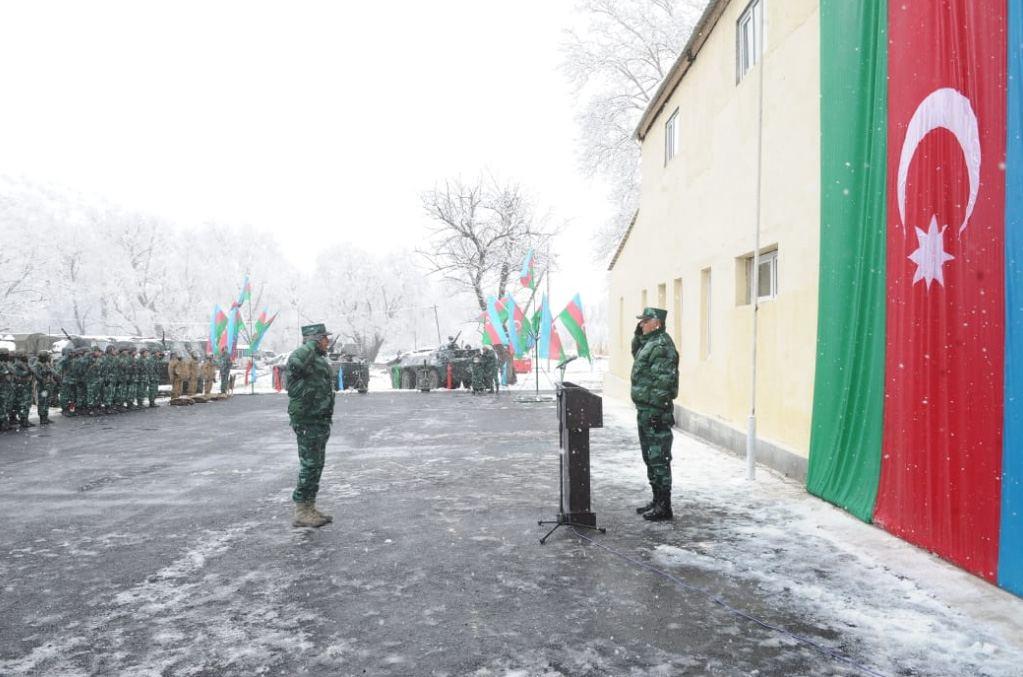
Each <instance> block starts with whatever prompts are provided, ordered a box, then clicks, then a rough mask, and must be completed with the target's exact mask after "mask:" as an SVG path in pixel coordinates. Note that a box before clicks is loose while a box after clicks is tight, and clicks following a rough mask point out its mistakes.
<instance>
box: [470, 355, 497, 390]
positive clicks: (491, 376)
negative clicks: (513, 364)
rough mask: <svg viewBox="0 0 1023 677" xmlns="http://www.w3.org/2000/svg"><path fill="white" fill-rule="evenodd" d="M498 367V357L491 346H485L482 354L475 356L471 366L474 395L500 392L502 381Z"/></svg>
mask: <svg viewBox="0 0 1023 677" xmlns="http://www.w3.org/2000/svg"><path fill="white" fill-rule="evenodd" d="M497 367H498V358H497V355H496V354H495V353H494V351H493V349H492V348H491V347H490V346H483V350H481V351H480V354H479V355H475V356H473V358H472V363H471V366H470V375H471V378H472V381H471V385H472V392H473V393H482V392H484V391H486V392H488V393H492V392H495V391H500V389H501V381H500V378H499V375H498V369H497Z"/></svg>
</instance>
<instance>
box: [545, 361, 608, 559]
mask: <svg viewBox="0 0 1023 677" xmlns="http://www.w3.org/2000/svg"><path fill="white" fill-rule="evenodd" d="M557 394H558V400H557V402H558V446H560V447H561V454H560V466H559V479H560V494H561V496H560V501H559V505H558V517H557V519H556V520H541V521H539V522H538V524H540V525H543V524H553V525H554V528H553V529H551V530H550V531H548V532H547V533H546V534H545V535H544V537H543V538H541V539H540V543H541V544H543V543H545V542H546V541H547V538H548V537H549V536H550V535H551V534H553V533H554V532H555V531H556V530H557V528H558V527H560V526H562V525H570V526H578V527H584V528H587V529H596V530H597V531H600V532H601V533H605V530H604V529H601V528H598V527H597V515H596V514H595V513H594V512H593V511H592V510H590V428H602V427H604V408H603V400H601V398H600V396H599V395H595V394H593V393H592V392H590V391H589V390H587V389H586V388H583V387H581V386H577V385H576V384H574V383H569V382H568V381H563V382H561V383H559V384H557Z"/></svg>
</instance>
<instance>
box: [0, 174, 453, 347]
mask: <svg viewBox="0 0 1023 677" xmlns="http://www.w3.org/2000/svg"><path fill="white" fill-rule="evenodd" d="M309 247H311V248H313V249H314V250H315V249H321V248H322V249H323V251H322V253H320V255H319V257H318V259H317V262H316V265H315V268H314V270H312V271H311V272H307V273H304V272H302V271H299V270H298V269H296V268H295V266H293V265H291V264H290V263H289V262H288V261H287V260H286V259H285V258H284V256H283V255H282V253H281V250H280V246H279V244H278V243H277V241H276V240H275V239H274V237H273V236H271V235H268V234H265V233H260V232H256V231H255V230H254V229H252V228H249V227H239V226H229V225H224V224H213V223H207V224H201V225H180V224H174V223H170V222H168V221H166V220H164V219H161V218H160V217H158V216H154V215H152V214H146V213H142V212H138V211H130V210H125V209H123V208H120V207H118V206H116V205H111V204H107V203H103V202H101V201H98V200H96V199H92V198H86V197H83V196H81V195H75V194H72V193H70V192H64V191H61V190H59V189H54V188H50V187H46V186H40V185H36V184H32V183H28V182H25V181H21V180H16V179H10V178H6V177H3V178H0V333H4V332H25V333H28V332H36V331H39V332H48V333H58V334H59V333H60V328H61V327H63V328H64V329H66V330H67V331H68V332H70V333H73V334H98V335H133V336H155V337H160V336H161V335H163V334H164V332H165V333H166V336H167V337H168V338H204V337H206V336H207V335H208V333H209V321H210V311H211V310H212V308H213V306H214V305H215V304H221V305H222V306H223V307H224V308H225V310H226V308H227V306H228V305H229V304H230V302H231V301H232V299H235V298H237V296H238V293H239V290H240V287H241V284H242V280H243V279H244V277H245V274H246V273H248V274H249V276H250V279H251V281H252V313H253V315H256V314H258V313H259V311H260V310H262V308H263V307H267V308H268V309H269V311H270V313H273V312H276V311H280V316H279V317H278V319H277V320H276V322H275V323H274V325H273V327H272V328H271V329H270V332H269V334H268V335H267V339H266V341H265V342H264V344H263V347H264V348H268V349H271V350H287V349H290V348H292V347H294V346H295V345H296V344H297V341H298V336H299V331H298V327H299V326H300V325H302V324H307V323H312V322H326V323H327V325H328V327H330V328H331V329H332V330H333V331H335V332H337V333H339V334H340V335H341V339H340V340H341V341H342V342H352V343H356V344H358V345H359V346H360V347H361V348H362V349H363V350H364V352H365V353H366V354H367V355H369V356H371V357H375V356H376V354H377V351H379V350H380V349H381V346H382V345H383V344H384V342H385V340H387V342H388V344H389V347H388V351H391V350H399V349H400V350H407V349H411V348H412V347H414V345H416V344H418V345H420V346H422V345H424V344H425V345H434V344H436V342H437V341H436V337H437V326H436V325H437V322H436V320H435V315H434V309H433V305H434V304H435V303H437V304H438V305H440V308H439V311H438V315H439V316H440V318H441V322H440V330H441V332H448V331H453V330H457V329H458V328H459V327H460V324H461V322H463V321H465V320H468V319H470V318H469V317H468V315H469V314H470V313H468V312H467V311H466V308H467V307H468V308H471V306H472V301H471V299H469V300H466V299H453V298H451V296H450V295H449V294H445V293H444V290H442V289H439V288H438V287H437V285H436V284H434V283H432V282H431V281H430V280H429V279H427V278H426V277H425V275H424V273H423V272H421V270H420V268H419V267H418V264H420V262H419V261H418V260H417V257H415V256H414V255H413V254H412V253H411V252H408V251H400V250H398V251H395V252H393V253H392V254H389V255H386V256H379V255H373V254H370V253H367V252H365V251H362V250H360V249H358V248H356V247H354V246H342V245H334V246H326V245H325V243H317V242H316V241H311V242H310V243H309ZM437 299H442V300H441V301H439V302H438V301H437ZM248 311H249V308H248V304H246V306H245V308H244V309H243V312H244V313H245V314H246V316H247V314H248ZM445 318H447V319H448V321H447V322H445ZM246 319H247V317H246Z"/></svg>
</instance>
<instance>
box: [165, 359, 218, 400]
mask: <svg viewBox="0 0 1023 677" xmlns="http://www.w3.org/2000/svg"><path fill="white" fill-rule="evenodd" d="M224 361H225V360H224V359H222V360H221V362H224ZM226 362H227V368H228V370H230V365H231V362H230V359H226ZM217 371H218V370H217V366H216V365H215V364H214V363H213V360H212V359H207V358H204V357H201V356H199V355H197V354H196V353H194V352H185V353H182V354H181V355H178V354H177V353H174V354H172V355H171V357H170V361H168V362H167V378H168V379H169V380H170V382H171V399H177V398H178V397H181V396H185V397H188V396H191V395H196V394H198V393H199V392H202V393H203V394H204V395H209V394H210V391H212V390H213V381H214V380H215V379H216V377H217ZM220 392H225V387H224V385H223V384H222V386H221V390H220Z"/></svg>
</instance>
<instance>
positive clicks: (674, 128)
mask: <svg viewBox="0 0 1023 677" xmlns="http://www.w3.org/2000/svg"><path fill="white" fill-rule="evenodd" d="M678 131H679V130H678V108H676V109H675V112H674V113H672V114H671V115H670V116H669V117H668V120H667V122H665V123H664V166H665V167H667V166H668V163H669V162H671V160H672V158H674V157H675V156H676V155H678Z"/></svg>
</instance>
